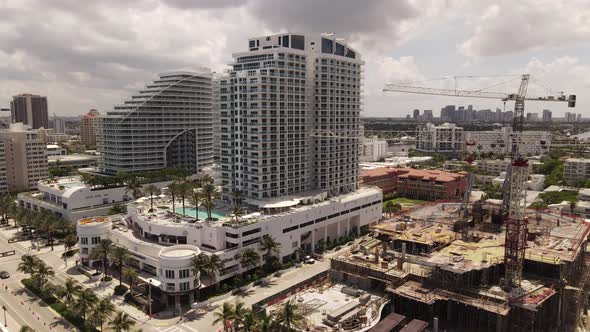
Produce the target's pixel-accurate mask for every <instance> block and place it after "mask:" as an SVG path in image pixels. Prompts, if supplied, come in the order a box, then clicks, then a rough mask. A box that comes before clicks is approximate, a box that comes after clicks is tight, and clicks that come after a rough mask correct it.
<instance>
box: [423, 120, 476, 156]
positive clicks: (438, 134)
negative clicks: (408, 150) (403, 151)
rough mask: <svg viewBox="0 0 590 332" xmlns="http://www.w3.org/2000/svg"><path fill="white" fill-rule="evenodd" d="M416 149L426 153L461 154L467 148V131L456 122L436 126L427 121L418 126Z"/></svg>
mask: <svg viewBox="0 0 590 332" xmlns="http://www.w3.org/2000/svg"><path fill="white" fill-rule="evenodd" d="M417 136H418V137H417V140H416V150H417V151H420V152H425V153H442V154H446V155H450V156H459V155H461V154H462V153H463V151H464V150H465V133H464V131H463V128H462V127H458V126H457V125H455V124H454V123H444V124H442V125H440V126H436V125H434V124H432V123H427V124H426V125H425V126H420V127H418V128H417Z"/></svg>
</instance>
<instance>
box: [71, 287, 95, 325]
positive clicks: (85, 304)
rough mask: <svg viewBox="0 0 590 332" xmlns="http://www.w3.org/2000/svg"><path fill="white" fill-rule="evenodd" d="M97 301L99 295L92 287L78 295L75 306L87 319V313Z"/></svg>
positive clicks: (83, 317)
mask: <svg viewBox="0 0 590 332" xmlns="http://www.w3.org/2000/svg"><path fill="white" fill-rule="evenodd" d="M97 301H98V297H97V296H96V294H94V292H93V291H92V289H85V290H83V291H82V292H81V293H80V294H79V295H78V299H77V300H76V306H75V308H76V310H77V311H78V312H79V313H80V315H82V319H84V320H86V314H87V313H88V312H89V311H90V309H91V308H92V306H94V304H95V303H96V302H97Z"/></svg>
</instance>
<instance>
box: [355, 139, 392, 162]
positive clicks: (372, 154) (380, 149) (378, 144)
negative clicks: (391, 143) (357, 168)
mask: <svg viewBox="0 0 590 332" xmlns="http://www.w3.org/2000/svg"><path fill="white" fill-rule="evenodd" d="M362 143H363V144H362V153H361V156H360V160H361V161H380V160H382V159H384V158H385V157H387V141H386V140H384V139H379V138H378V137H377V136H373V137H363V138H362Z"/></svg>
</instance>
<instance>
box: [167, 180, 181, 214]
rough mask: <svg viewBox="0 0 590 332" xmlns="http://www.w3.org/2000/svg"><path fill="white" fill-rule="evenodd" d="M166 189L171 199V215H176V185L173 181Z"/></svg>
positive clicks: (177, 192) (177, 189)
mask: <svg viewBox="0 0 590 332" xmlns="http://www.w3.org/2000/svg"><path fill="white" fill-rule="evenodd" d="M166 189H168V194H170V196H171V197H172V213H174V214H176V197H177V196H178V194H179V188H178V183H177V182H176V181H174V182H172V183H170V184H169V185H168V186H167V187H166Z"/></svg>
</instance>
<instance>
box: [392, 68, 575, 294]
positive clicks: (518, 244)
mask: <svg viewBox="0 0 590 332" xmlns="http://www.w3.org/2000/svg"><path fill="white" fill-rule="evenodd" d="M529 81H530V75H529V74H523V75H522V76H521V77H520V87H519V89H518V92H517V93H511V94H506V93H500V92H488V91H482V90H471V91H470V90H459V89H436V88H427V87H420V86H412V85H403V84H387V85H386V87H385V88H384V89H383V91H385V92H389V91H394V92H404V93H415V94H426V95H438V96H453V97H472V98H486V99H497V100H502V101H504V102H506V101H509V100H514V103H515V105H514V118H513V122H512V133H511V141H512V142H511V150H510V163H509V164H508V168H507V170H506V179H505V181H504V186H503V197H502V198H503V199H502V220H503V222H504V224H505V226H506V238H505V242H504V264H505V268H506V278H505V286H506V288H508V289H512V288H520V284H521V281H522V268H523V263H524V256H525V251H526V245H527V235H528V234H527V232H528V229H527V220H526V217H525V211H526V189H527V181H528V175H529V174H528V170H529V168H528V161H527V160H526V158H525V156H526V154H524V153H523V151H522V150H521V147H522V144H523V134H522V133H523V128H524V103H525V101H552V102H553V101H556V102H567V103H568V107H575V104H576V96H575V95H570V96H568V97H567V98H566V96H565V95H564V94H563V93H557V94H556V95H553V96H543V97H527V96H526V94H527V89H528V85H529ZM468 181H471V176H469V179H468ZM466 199H468V196H465V197H464V200H463V204H462V205H463V208H464V209H465V210H464V211H463V213H464V214H463V221H465V220H466V216H467V215H466V213H467V210H466V209H467V202H466V201H465V200H466Z"/></svg>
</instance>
